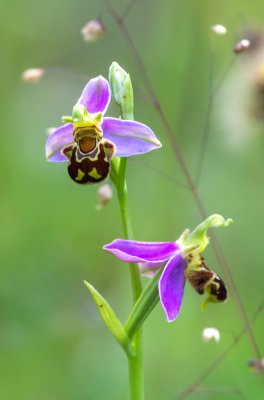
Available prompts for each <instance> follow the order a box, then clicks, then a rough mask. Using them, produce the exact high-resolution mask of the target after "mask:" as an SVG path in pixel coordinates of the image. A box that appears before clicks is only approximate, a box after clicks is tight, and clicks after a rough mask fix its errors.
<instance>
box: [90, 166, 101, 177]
mask: <svg viewBox="0 0 264 400" xmlns="http://www.w3.org/2000/svg"><path fill="white" fill-rule="evenodd" d="M88 175H89V176H91V177H92V178H94V179H100V178H102V175H99V174H98V172H97V169H96V168H95V167H94V168H93V169H92V171H91V172H89V173H88Z"/></svg>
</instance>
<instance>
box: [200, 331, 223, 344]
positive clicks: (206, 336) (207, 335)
mask: <svg viewBox="0 0 264 400" xmlns="http://www.w3.org/2000/svg"><path fill="white" fill-rule="evenodd" d="M202 337H203V340H204V342H205V343H207V342H210V341H211V340H215V341H216V342H219V340H220V332H219V330H218V329H216V328H205V329H204V330H203V333H202Z"/></svg>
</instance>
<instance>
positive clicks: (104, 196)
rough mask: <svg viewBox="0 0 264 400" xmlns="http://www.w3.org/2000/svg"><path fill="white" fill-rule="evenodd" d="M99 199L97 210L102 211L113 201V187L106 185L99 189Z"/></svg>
mask: <svg viewBox="0 0 264 400" xmlns="http://www.w3.org/2000/svg"><path fill="white" fill-rule="evenodd" d="M97 194H98V198H99V204H97V206H96V209H97V210H101V209H102V208H103V207H105V206H106V205H107V203H108V202H109V201H110V200H111V199H112V197H113V191H112V187H111V185H109V184H108V183H106V184H105V185H103V186H101V187H100V188H99V189H98V192H97Z"/></svg>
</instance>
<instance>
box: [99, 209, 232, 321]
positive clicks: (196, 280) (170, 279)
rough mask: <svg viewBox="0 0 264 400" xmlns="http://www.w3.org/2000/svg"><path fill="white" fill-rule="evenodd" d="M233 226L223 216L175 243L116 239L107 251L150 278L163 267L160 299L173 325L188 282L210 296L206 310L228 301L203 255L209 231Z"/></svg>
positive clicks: (160, 281) (200, 292)
mask: <svg viewBox="0 0 264 400" xmlns="http://www.w3.org/2000/svg"><path fill="white" fill-rule="evenodd" d="M231 222H232V220H231V219H227V220H225V219H224V218H223V217H222V216H221V215H217V214H214V215H211V216H210V217H208V218H207V219H206V220H205V221H204V222H202V223H201V224H200V225H198V226H197V228H196V229H195V230H194V231H193V232H192V233H190V231H189V230H186V231H185V232H184V233H183V234H182V235H181V236H180V238H179V239H178V240H177V241H176V242H137V241H133V240H123V239H116V240H114V241H113V242H112V243H109V244H107V245H106V246H104V249H105V250H107V251H109V252H110V253H112V254H114V255H115V256H116V257H117V258H119V259H121V260H123V261H126V262H129V263H139V266H140V270H141V272H142V273H143V274H145V275H147V276H151V275H152V274H153V273H154V274H155V272H156V271H157V270H158V269H159V268H160V267H162V266H164V268H163V271H162V274H161V277H160V280H159V296H160V302H161V304H162V307H163V309H164V311H165V314H166V317H167V320H168V321H169V322H171V321H173V320H175V319H176V318H177V316H178V315H179V312H180V308H181V304H182V298H183V293H184V287H185V281H186V278H187V280H188V281H189V282H190V283H191V285H192V286H193V288H194V289H195V290H196V292H197V293H199V294H204V293H205V292H207V293H208V294H209V297H208V298H207V299H206V300H205V302H204V303H203V308H205V306H206V305H207V304H208V303H209V302H213V303H219V302H224V301H225V300H226V299H227V289H226V286H225V284H224V282H223V280H222V279H221V278H220V277H219V276H218V275H217V274H216V273H215V272H214V271H212V270H211V269H210V268H208V266H207V265H206V264H205V262H204V258H203V257H202V256H201V253H202V252H203V251H204V249H205V248H206V246H207V245H208V243H209V238H208V237H207V230H208V229H209V228H212V227H220V226H228V225H229V224H230V223H231Z"/></svg>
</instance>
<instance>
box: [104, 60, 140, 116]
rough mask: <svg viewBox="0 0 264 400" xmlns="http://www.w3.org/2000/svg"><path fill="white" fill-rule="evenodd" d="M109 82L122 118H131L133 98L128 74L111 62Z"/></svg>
mask: <svg viewBox="0 0 264 400" xmlns="http://www.w3.org/2000/svg"><path fill="white" fill-rule="evenodd" d="M109 83H110V87H111V92H112V95H113V97H114V99H115V101H116V103H117V105H119V106H120V108H121V114H122V118H123V119H133V110H134V98H133V87H132V83H131V79H130V76H129V74H128V73H127V72H126V71H125V70H124V69H123V68H121V67H120V65H119V64H118V63H117V62H113V63H112V64H111V66H110V68H109Z"/></svg>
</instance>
